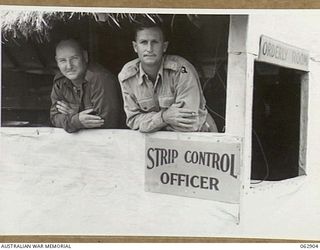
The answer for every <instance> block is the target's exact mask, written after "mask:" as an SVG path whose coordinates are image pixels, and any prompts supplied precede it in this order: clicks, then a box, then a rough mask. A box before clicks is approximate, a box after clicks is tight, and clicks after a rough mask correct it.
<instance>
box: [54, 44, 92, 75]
mask: <svg viewBox="0 0 320 250" xmlns="http://www.w3.org/2000/svg"><path fill="white" fill-rule="evenodd" d="M56 61H57V64H58V67H59V69H60V71H61V73H62V74H63V75H64V76H65V77H67V78H68V79H70V80H71V81H79V80H83V78H84V75H85V72H86V69H87V62H88V55H87V53H86V52H85V51H83V50H81V49H80V48H79V46H77V44H75V43H74V42H72V41H65V42H62V43H60V44H59V45H58V47H57V48H56Z"/></svg>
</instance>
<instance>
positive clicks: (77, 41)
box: [54, 37, 87, 51]
mask: <svg viewBox="0 0 320 250" xmlns="http://www.w3.org/2000/svg"><path fill="white" fill-rule="evenodd" d="M66 41H70V42H73V43H74V44H75V45H76V46H77V47H78V48H79V49H80V50H81V51H86V50H87V49H86V46H85V44H84V42H83V41H81V40H80V39H79V38H78V37H62V38H60V39H59V41H57V42H56V43H55V46H54V47H55V49H57V47H58V46H60V45H61V44H62V43H63V42H66Z"/></svg>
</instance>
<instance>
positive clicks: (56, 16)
mask: <svg viewBox="0 0 320 250" xmlns="http://www.w3.org/2000/svg"><path fill="white" fill-rule="evenodd" d="M141 15H143V16H144V17H146V18H148V19H150V21H152V22H157V21H162V19H161V17H160V16H159V15H157V14H133V13H94V12H59V11H54V12H52V11H51V12H49V11H4V12H1V14H0V19H1V32H2V37H3V42H5V41H8V40H9V39H20V38H23V39H27V40H28V39H35V40H37V41H38V42H40V43H43V42H46V41H49V40H50V31H51V30H52V29H53V27H54V25H55V23H56V22H57V21H63V22H68V21H71V20H76V19H82V18H89V19H91V20H93V21H95V22H97V23H103V24H106V25H109V26H117V27H118V28H121V23H122V21H124V20H128V21H129V22H131V23H135V22H138V20H137V19H138V18H137V17H138V16H141Z"/></svg>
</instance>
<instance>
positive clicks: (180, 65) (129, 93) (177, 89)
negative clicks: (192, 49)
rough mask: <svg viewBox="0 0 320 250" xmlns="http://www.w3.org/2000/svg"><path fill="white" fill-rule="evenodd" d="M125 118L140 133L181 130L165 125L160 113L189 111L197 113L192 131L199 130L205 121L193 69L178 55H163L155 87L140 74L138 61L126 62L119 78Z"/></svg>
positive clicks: (200, 95) (203, 100) (198, 85)
mask: <svg viewBox="0 0 320 250" xmlns="http://www.w3.org/2000/svg"><path fill="white" fill-rule="evenodd" d="M118 78H119V81H120V86H121V88H122V95H123V100H124V110H125V112H126V115H127V120H126V121H127V125H128V127H130V128H131V129H135V130H140V131H141V132H153V131H158V130H172V129H173V130H176V131H181V129H178V128H175V127H172V126H170V127H169V126H168V125H167V124H166V123H164V121H163V119H162V112H163V111H164V110H166V109H168V108H169V107H170V106H177V107H183V108H188V109H190V110H192V111H194V112H196V114H198V118H197V122H196V124H194V126H193V128H192V129H189V130H184V131H200V130H201V128H202V126H203V124H204V123H205V121H206V116H207V109H206V107H205V104H206V102H205V99H204V96H203V92H202V89H201V85H200V80H199V77H198V74H197V72H196V70H195V68H194V67H193V66H192V65H191V64H190V63H189V62H188V61H187V60H185V59H184V58H182V57H180V56H173V55H166V56H164V58H163V61H162V65H161V67H160V70H159V72H158V75H157V78H156V81H155V84H153V83H152V82H151V81H150V80H149V79H148V76H147V74H146V73H145V72H144V71H143V69H142V67H141V64H140V60H139V59H135V60H133V61H130V62H128V63H127V64H126V65H125V66H124V67H123V68H122V70H121V72H120V74H119V76H118Z"/></svg>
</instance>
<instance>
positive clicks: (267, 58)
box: [258, 36, 309, 71]
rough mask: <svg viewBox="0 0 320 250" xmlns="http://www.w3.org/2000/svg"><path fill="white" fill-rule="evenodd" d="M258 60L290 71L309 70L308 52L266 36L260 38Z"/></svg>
mask: <svg viewBox="0 0 320 250" xmlns="http://www.w3.org/2000/svg"><path fill="white" fill-rule="evenodd" d="M258 60H259V61H261V62H266V63H271V64H275V65H279V66H283V67H287V68H292V69H298V70H303V71H308V70H309V52H308V51H307V50H304V49H300V48H297V47H294V46H292V45H289V44H286V43H283V42H280V41H277V40H274V39H272V38H270V37H267V36H261V38H260V46H259V57H258Z"/></svg>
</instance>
